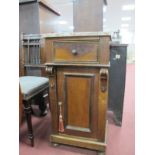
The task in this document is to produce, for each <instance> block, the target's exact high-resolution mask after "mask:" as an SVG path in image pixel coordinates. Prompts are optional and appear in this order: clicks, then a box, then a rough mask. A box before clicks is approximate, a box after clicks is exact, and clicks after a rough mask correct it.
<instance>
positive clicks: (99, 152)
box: [97, 151, 105, 155]
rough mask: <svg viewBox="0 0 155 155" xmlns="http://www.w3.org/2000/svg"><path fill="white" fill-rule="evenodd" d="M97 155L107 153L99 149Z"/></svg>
mask: <svg viewBox="0 0 155 155" xmlns="http://www.w3.org/2000/svg"><path fill="white" fill-rule="evenodd" d="M97 155H105V152H101V151H98V152H97Z"/></svg>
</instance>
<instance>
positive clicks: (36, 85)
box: [19, 76, 49, 100]
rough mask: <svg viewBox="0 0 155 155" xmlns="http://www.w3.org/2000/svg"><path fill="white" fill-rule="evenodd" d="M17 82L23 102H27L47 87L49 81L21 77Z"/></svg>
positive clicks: (34, 77) (32, 77)
mask: <svg viewBox="0 0 155 155" xmlns="http://www.w3.org/2000/svg"><path fill="white" fill-rule="evenodd" d="M19 82H20V86H21V92H22V94H23V100H29V99H30V98H32V97H33V96H35V95H36V94H38V93H39V92H41V91H43V90H44V89H46V88H48V87H49V79H48V78H45V77H36V76H21V77H20V78H19Z"/></svg>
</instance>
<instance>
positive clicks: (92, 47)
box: [53, 41, 99, 63]
mask: <svg viewBox="0 0 155 155" xmlns="http://www.w3.org/2000/svg"><path fill="white" fill-rule="evenodd" d="M98 52H99V43H98V42H97V41H54V42H53V61H54V62H82V63H88V62H89V63H90V62H94V63H97V62H98Z"/></svg>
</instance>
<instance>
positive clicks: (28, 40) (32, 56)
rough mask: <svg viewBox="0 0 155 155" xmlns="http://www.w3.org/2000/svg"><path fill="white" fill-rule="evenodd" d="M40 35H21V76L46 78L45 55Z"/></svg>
mask: <svg viewBox="0 0 155 155" xmlns="http://www.w3.org/2000/svg"><path fill="white" fill-rule="evenodd" d="M42 42H43V41H42V38H41V37H40V35H39V34H38V35H37V34H36V35H33V36H32V35H28V34H27V35H26V34H22V35H21V47H20V63H19V64H20V72H21V73H22V75H21V76H26V75H29V76H45V65H44V63H45V60H44V59H45V56H44V55H45V54H44V51H43V48H42V46H43V45H42V44H43V43H42Z"/></svg>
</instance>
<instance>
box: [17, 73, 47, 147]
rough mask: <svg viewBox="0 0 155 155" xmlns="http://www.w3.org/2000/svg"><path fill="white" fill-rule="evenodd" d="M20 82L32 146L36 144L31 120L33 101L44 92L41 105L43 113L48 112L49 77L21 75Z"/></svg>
mask: <svg viewBox="0 0 155 155" xmlns="http://www.w3.org/2000/svg"><path fill="white" fill-rule="evenodd" d="M19 82H20V88H21V92H22V97H23V104H24V113H25V116H26V121H27V126H28V139H29V140H30V142H31V146H34V136H33V129H32V120H31V113H32V108H31V101H32V99H33V98H34V97H36V96H37V95H40V94H42V99H43V100H42V99H40V101H41V103H40V104H39V105H40V106H41V110H42V114H43V113H46V103H45V101H44V100H45V97H47V95H48V94H49V79H48V78H45V77H37V76H21V77H19ZM48 96H49V95H48Z"/></svg>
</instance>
